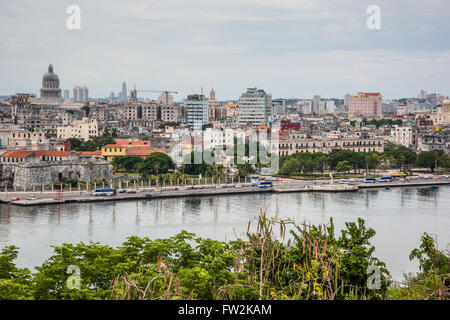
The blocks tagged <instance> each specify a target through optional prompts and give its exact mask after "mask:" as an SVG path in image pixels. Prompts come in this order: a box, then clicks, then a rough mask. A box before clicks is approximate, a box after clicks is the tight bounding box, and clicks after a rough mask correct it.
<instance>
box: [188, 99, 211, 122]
mask: <svg viewBox="0 0 450 320" xmlns="http://www.w3.org/2000/svg"><path fill="white" fill-rule="evenodd" d="M184 104H185V106H186V115H187V125H188V126H189V127H190V128H194V129H201V128H202V125H204V124H208V122H209V104H208V99H207V98H206V97H205V96H204V95H202V94H193V95H189V96H188V98H187V99H186V100H185V101H184Z"/></svg>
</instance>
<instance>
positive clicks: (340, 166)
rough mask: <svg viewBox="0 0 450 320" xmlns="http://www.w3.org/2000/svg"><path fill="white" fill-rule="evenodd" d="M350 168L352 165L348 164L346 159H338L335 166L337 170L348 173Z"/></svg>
mask: <svg viewBox="0 0 450 320" xmlns="http://www.w3.org/2000/svg"><path fill="white" fill-rule="evenodd" d="M350 170H352V167H351V166H350V165H349V163H348V161H347V160H344V161H340V162H339V163H338V164H337V166H336V171H337V172H346V173H348V172H349V171H350Z"/></svg>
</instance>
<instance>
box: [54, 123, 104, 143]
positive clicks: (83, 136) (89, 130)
mask: <svg viewBox="0 0 450 320" xmlns="http://www.w3.org/2000/svg"><path fill="white" fill-rule="evenodd" d="M90 136H98V124H97V120H96V119H89V118H83V119H82V120H74V121H73V122H72V125H71V126H58V129H57V137H58V138H60V139H69V138H76V139H80V140H83V141H87V140H89V137H90Z"/></svg>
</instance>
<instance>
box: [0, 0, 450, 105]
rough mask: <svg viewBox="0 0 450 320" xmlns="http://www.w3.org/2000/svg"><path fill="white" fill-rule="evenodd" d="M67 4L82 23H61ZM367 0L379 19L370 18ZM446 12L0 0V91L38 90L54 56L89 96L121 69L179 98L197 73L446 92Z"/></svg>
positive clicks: (280, 85)
mask: <svg viewBox="0 0 450 320" xmlns="http://www.w3.org/2000/svg"><path fill="white" fill-rule="evenodd" d="M70 4H76V5H79V6H80V8H81V14H82V20H81V30H75V31H70V30H68V29H67V28H66V19H67V17H68V15H67V14H66V8H67V6H68V5H70ZM371 4H375V5H378V6H380V8H381V17H382V29H381V30H379V31H370V30H368V29H367V28H366V19H367V14H366V8H367V6H368V5H371ZM449 13H450V3H449V2H448V1H446V0H442V1H441V0H430V1H427V3H426V4H424V3H423V1H419V0H408V1H406V0H396V1H387V0H380V1H372V0H371V1H366V0H362V1H358V2H355V1H350V0H342V1H339V2H338V4H337V3H336V1H331V0H321V1H319V0H306V1H299V0H283V1H273V0H258V1H257V0H229V1H217V0H195V1H194V0H191V1H187V0H161V1H150V0H149V1H137V0H131V1H125V0H122V1H120V0H114V1H111V0H108V1H106V0H97V1H87V0H71V1H50V0H41V1H31V0H15V1H12V0H3V1H2V11H1V12H0V30H1V31H0V69H1V70H2V75H3V76H2V77H0V94H5V93H14V92H18V91H23V92H35V93H37V92H38V91H39V88H40V81H41V76H42V74H43V73H44V72H45V71H46V68H47V65H48V64H49V63H52V64H53V65H54V66H55V71H56V72H57V73H58V74H59V76H60V78H61V86H62V88H63V89H66V88H68V89H72V88H73V86H74V85H76V84H82V85H87V86H88V87H89V89H90V93H91V94H92V95H94V96H107V95H108V94H109V93H110V92H111V91H114V92H118V91H120V85H121V82H122V81H123V80H126V81H127V83H128V84H129V86H130V87H131V86H133V85H134V84H136V86H137V87H138V88H142V89H176V90H178V91H179V92H180V94H179V96H178V97H177V98H178V99H181V98H184V97H185V95H186V94H189V93H191V92H192V90H195V91H199V90H200V87H201V86H202V85H203V86H204V88H205V90H206V89H209V88H210V87H214V88H215V90H216V92H217V97H218V98H219V99H235V98H237V97H238V96H239V95H240V94H241V92H243V91H244V90H245V88H246V87H249V86H260V87H263V88H265V89H266V90H268V91H270V92H272V94H273V95H274V96H276V97H280V96H284V97H291V96H297V97H310V96H312V95H313V94H321V95H323V96H325V97H333V96H334V97H342V96H343V95H344V94H345V93H347V92H350V93H352V92H357V91H363V90H370V91H380V92H382V93H383V95H384V96H387V97H401V96H409V95H415V94H416V93H417V91H418V90H420V89H425V90H428V91H439V92H442V93H446V94H448V91H449V80H448V75H447V74H445V73H444V70H449V67H450V59H449V55H450V54H449V52H450V43H449V42H448V41H445V39H446V38H447V37H448V33H449V31H450V21H449V19H448V16H449Z"/></svg>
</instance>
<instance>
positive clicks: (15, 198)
mask: <svg viewBox="0 0 450 320" xmlns="http://www.w3.org/2000/svg"><path fill="white" fill-rule="evenodd" d="M17 200H20V198H19V197H12V198H11V201H17Z"/></svg>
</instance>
